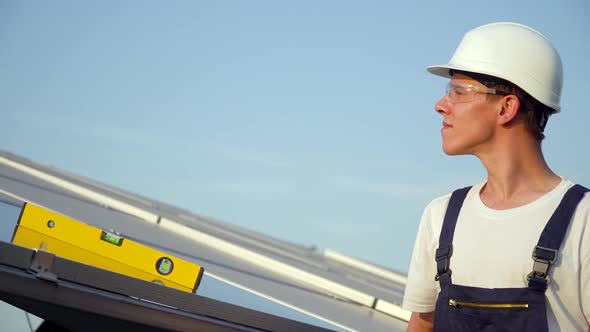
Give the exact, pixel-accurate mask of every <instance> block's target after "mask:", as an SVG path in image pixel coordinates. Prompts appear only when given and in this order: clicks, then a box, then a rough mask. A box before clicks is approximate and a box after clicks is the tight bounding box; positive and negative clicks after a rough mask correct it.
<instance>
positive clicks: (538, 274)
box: [528, 184, 590, 291]
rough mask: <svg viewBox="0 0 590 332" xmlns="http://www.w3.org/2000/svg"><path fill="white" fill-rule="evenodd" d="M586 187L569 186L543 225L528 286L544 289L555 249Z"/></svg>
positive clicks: (547, 281)
mask: <svg viewBox="0 0 590 332" xmlns="http://www.w3.org/2000/svg"><path fill="white" fill-rule="evenodd" d="M587 191H590V190H589V189H588V188H585V187H583V186H581V185H579V184H576V185H574V186H573V187H571V188H570V189H569V190H568V191H567V192H566V193H565V195H564V196H563V199H562V200H561V202H560V203H559V205H558V206H557V209H556V210H555V212H553V215H552V216H551V218H550V219H549V221H548V222H547V224H546V225H545V228H544V229H543V232H542V233H541V237H540V238H539V242H538V243H537V246H536V247H535V249H534V250H533V260H534V265H533V272H531V273H529V275H528V281H529V288H533V289H536V290H540V291H545V290H546V289H547V285H548V284H549V282H550V280H549V277H548V275H547V274H548V271H549V267H551V264H553V263H554V262H555V260H556V259H557V251H558V250H559V248H560V247H561V244H562V243H563V239H564V238H565V233H566V231H567V229H568V226H569V224H570V222H571V220H572V216H573V214H574V211H575V210H576V207H577V206H578V203H579V202H580V201H581V200H582V198H584V195H585V194H586V192H587Z"/></svg>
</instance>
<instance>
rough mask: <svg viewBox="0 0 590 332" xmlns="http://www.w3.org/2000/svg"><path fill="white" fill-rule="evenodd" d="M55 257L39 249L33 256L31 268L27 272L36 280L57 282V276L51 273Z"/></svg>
mask: <svg viewBox="0 0 590 332" xmlns="http://www.w3.org/2000/svg"><path fill="white" fill-rule="evenodd" d="M54 261H55V255H54V254H52V253H50V252H47V251H45V250H42V249H39V250H37V251H35V253H34V254H33V259H32V260H31V267H29V271H31V272H32V273H34V274H35V275H36V276H37V278H40V279H45V280H49V281H53V282H57V276H56V275H55V274H54V273H53V272H51V268H52V267H53V262H54Z"/></svg>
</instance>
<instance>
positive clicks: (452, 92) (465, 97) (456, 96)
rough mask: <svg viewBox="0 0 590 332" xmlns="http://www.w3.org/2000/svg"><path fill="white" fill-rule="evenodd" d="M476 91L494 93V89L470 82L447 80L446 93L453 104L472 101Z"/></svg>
mask: <svg viewBox="0 0 590 332" xmlns="http://www.w3.org/2000/svg"><path fill="white" fill-rule="evenodd" d="M477 93H488V94H495V93H496V90H495V89H490V88H485V87H477V86H473V85H471V84H467V85H462V84H457V83H453V82H449V83H448V84H447V87H446V95H447V96H448V97H449V100H450V101H451V102H452V103H453V104H458V103H467V102H470V101H473V99H474V98H475V95H476V94H477Z"/></svg>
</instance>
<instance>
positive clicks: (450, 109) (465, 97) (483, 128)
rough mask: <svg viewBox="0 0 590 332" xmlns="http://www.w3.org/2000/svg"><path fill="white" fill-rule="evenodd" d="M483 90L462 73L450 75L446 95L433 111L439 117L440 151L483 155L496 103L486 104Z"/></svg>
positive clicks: (487, 142)
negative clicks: (440, 121) (441, 149)
mask: <svg viewBox="0 0 590 332" xmlns="http://www.w3.org/2000/svg"><path fill="white" fill-rule="evenodd" d="M488 90H489V89H488V88H486V87H485V86H484V85H483V84H481V83H479V82H478V81H476V80H474V79H472V78H470V77H468V76H465V75H463V74H454V75H453V77H452V78H451V81H450V82H449V85H448V87H447V93H446V94H445V95H444V96H443V97H442V98H441V99H440V100H439V101H438V102H437V103H436V105H435V106H434V109H435V110H436V112H438V113H439V114H440V115H442V116H443V127H442V129H441V135H442V139H443V150H444V151H445V153H446V154H449V155H461V154H475V155H479V154H480V153H484V152H485V151H486V150H485V149H486V147H488V146H490V144H491V142H492V140H493V137H494V132H495V129H496V114H497V112H496V111H497V109H498V107H499V104H498V103H497V102H493V101H489V100H488V98H487V97H488V94H487V91H488Z"/></svg>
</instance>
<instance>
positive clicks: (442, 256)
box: [434, 244, 453, 281]
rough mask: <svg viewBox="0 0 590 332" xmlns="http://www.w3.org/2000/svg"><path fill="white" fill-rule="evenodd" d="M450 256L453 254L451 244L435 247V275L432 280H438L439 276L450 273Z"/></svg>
mask: <svg viewBox="0 0 590 332" xmlns="http://www.w3.org/2000/svg"><path fill="white" fill-rule="evenodd" d="M451 256H453V245H452V244H450V245H448V246H444V247H440V248H438V249H436V276H434V280H436V281H438V280H439V279H440V277H441V276H443V275H445V274H449V275H450V274H451V272H452V271H451V269H450V268H449V266H450V264H451Z"/></svg>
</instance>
